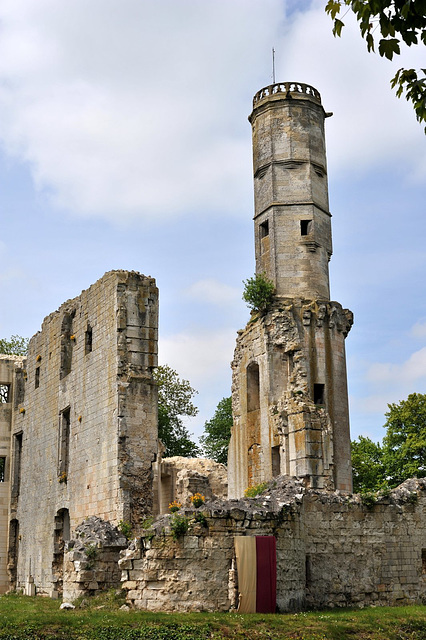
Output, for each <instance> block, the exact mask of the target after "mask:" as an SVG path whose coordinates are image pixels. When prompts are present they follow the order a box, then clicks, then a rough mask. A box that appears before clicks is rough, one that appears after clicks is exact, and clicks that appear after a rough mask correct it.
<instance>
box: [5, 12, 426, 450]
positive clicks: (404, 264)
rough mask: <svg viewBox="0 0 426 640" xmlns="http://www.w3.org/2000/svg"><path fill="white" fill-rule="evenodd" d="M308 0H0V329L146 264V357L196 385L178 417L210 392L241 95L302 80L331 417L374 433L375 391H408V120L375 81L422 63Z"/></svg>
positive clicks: (424, 148)
mask: <svg viewBox="0 0 426 640" xmlns="http://www.w3.org/2000/svg"><path fill="white" fill-rule="evenodd" d="M324 5H325V0H324V1H320V0H312V1H309V0H302V1H296V0H287V1H285V0H202V1H200V0H73V1H72V2H66V3H65V2H60V1H59V0H2V1H1V3H0V300H1V305H0V336H1V337H6V338H8V337H9V336H10V335H12V334H18V335H22V336H31V335H33V334H34V333H35V332H36V331H38V330H39V329H40V326H41V323H42V321H43V318H44V317H45V316H47V315H48V314H49V313H51V312H53V311H54V310H56V309H57V308H58V307H59V306H60V305H61V304H62V302H64V301H65V300H68V299H70V298H73V297H75V296H78V295H79V294H80V292H81V291H82V290H83V289H86V288H88V287H89V286H90V284H92V283H93V282H95V281H96V280H97V279H99V278H100V277H101V276H102V275H103V274H104V273H105V272H106V271H109V270H111V269H129V270H136V271H140V272H141V273H144V274H145V275H150V276H152V277H155V278H156V280H157V284H158V286H159V288H160V344H159V350H160V351H159V359H160V363H161V364H166V363H167V364H169V365H170V366H171V367H173V368H174V369H176V370H177V371H178V373H179V375H180V376H181V377H183V378H185V379H188V380H189V381H190V382H191V384H192V386H193V387H194V388H195V389H197V390H198V395H197V396H196V399H195V403H196V404H197V405H198V407H199V414H198V416H197V417H195V418H192V419H191V420H190V422H189V423H188V428H189V430H190V431H191V432H193V433H194V434H195V436H199V435H201V434H202V432H203V427H204V423H205V421H206V420H208V419H210V418H211V417H212V415H213V413H214V410H215V408H216V405H217V403H218V402H219V401H220V400H221V398H223V397H225V396H229V395H230V385H231V370H230V362H231V360H232V357H233V349H234V346H235V338H236V332H237V330H238V329H240V328H243V327H244V326H245V324H246V322H247V320H248V318H249V311H248V309H247V308H246V306H245V304H244V302H243V301H242V299H241V294H242V289H243V284H242V281H243V280H244V279H246V278H248V277H250V276H252V275H253V273H254V240H253V221H252V218H253V185H252V182H253V178H252V165H251V128H250V125H249V123H248V121H247V116H248V115H249V114H250V112H251V106H252V98H253V95H254V94H255V93H256V92H257V91H258V90H259V89H260V88H262V87H264V86H267V85H269V84H271V82H272V55H271V51H272V47H274V48H275V51H276V53H275V64H276V80H277V82H278V81H298V82H306V83H308V84H311V85H312V86H314V87H315V88H317V89H318V90H319V91H320V93H321V96H322V102H323V105H324V108H325V110H326V111H332V112H333V114H334V115H333V117H332V118H328V119H327V120H326V138H327V158H328V176H329V195H330V207H331V212H332V215H333V218H332V225H333V245H334V255H333V257H332V260H331V263H330V282H331V298H332V299H333V300H337V301H338V302H340V303H341V304H342V305H343V306H344V307H347V308H349V309H351V310H352V311H353V312H354V316H355V322H354V326H353V328H352V330H351V332H350V334H349V336H348V338H347V340H346V348H347V368H348V385H349V400H350V416H351V434H352V437H353V438H356V437H358V436H359V435H365V436H369V437H370V438H372V439H373V440H375V441H378V440H380V439H381V438H382V437H383V435H384V429H383V424H384V422H385V417H384V413H385V411H386V410H387V404H388V403H392V402H399V401H400V400H403V399H405V398H406V397H407V396H408V394H409V393H412V392H418V393H425V392H426V295H425V289H426V284H425V282H426V279H425V273H426V268H425V267H426V251H425V234H426V217H425V216H424V209H425V201H426V188H425V184H426V144H425V142H426V138H425V136H424V134H423V131H422V127H421V126H420V125H419V124H418V123H417V122H416V120H415V116H414V114H413V111H412V109H411V107H410V105H409V103H407V102H406V101H405V100H403V99H402V100H398V99H397V98H396V97H395V95H394V93H393V91H392V90H391V89H390V86H389V81H390V79H391V78H392V76H393V75H394V73H395V71H396V70H397V69H398V68H399V67H402V66H405V67H420V66H424V54H425V50H424V46H423V45H421V46H419V47H411V48H410V49H407V48H405V49H403V50H402V54H401V56H399V57H398V58H397V59H395V60H394V61H392V62H389V61H387V60H383V59H382V58H380V57H379V56H378V55H374V54H369V53H367V51H366V46H365V43H364V41H363V40H362V39H361V37H360V35H359V31H358V27H357V25H356V22H355V20H354V18H353V16H352V15H351V13H348V14H347V15H346V16H345V18H344V22H345V28H344V30H343V34H342V37H341V38H340V39H336V38H334V37H333V35H332V33H331V31H332V24H331V20H330V18H329V17H328V16H326V15H325V13H324Z"/></svg>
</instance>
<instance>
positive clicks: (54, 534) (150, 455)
mask: <svg viewBox="0 0 426 640" xmlns="http://www.w3.org/2000/svg"><path fill="white" fill-rule="evenodd" d="M157 314H158V291H157V289H156V287H155V282H154V280H152V279H151V278H145V277H144V276H141V275H140V274H137V273H134V272H132V273H129V272H125V271H118V272H115V271H113V272H109V273H107V274H105V276H104V277H103V278H102V279H101V280H99V281H98V282H96V283H95V284H94V285H92V286H91V287H90V288H89V289H88V290H86V291H83V292H82V294H81V295H80V296H79V297H78V298H75V299H73V300H69V301H67V302H66V303H64V304H63V305H62V306H61V307H60V309H59V310H58V311H56V312H55V313H53V314H51V315H50V316H48V317H47V318H46V319H45V320H44V322H43V326H42V330H41V331H40V332H39V333H38V334H36V335H35V336H34V337H33V338H32V339H31V341H30V346H29V352H28V358H27V380H26V383H25V396H24V397H23V398H21V402H20V404H19V405H18V407H17V410H16V420H15V424H14V433H13V438H14V443H13V450H14V471H13V473H14V481H13V486H12V500H11V507H12V514H11V515H12V518H15V519H16V520H17V521H18V523H19V535H20V544H19V554H18V558H17V580H16V586H21V585H22V584H23V582H24V581H25V580H26V578H27V576H28V575H29V574H32V575H33V576H34V581H35V585H36V589H37V591H38V592H48V593H53V594H54V593H60V592H61V589H62V568H63V553H64V543H65V541H66V540H68V539H69V538H70V536H71V533H72V531H73V529H74V528H75V526H76V525H77V524H79V523H80V522H81V521H82V520H83V519H84V518H86V517H88V516H91V515H97V516H99V517H101V518H103V519H105V520H110V521H112V522H115V523H117V522H118V521H119V520H128V521H131V522H132V523H133V524H135V523H137V522H138V521H139V519H140V518H141V517H142V515H143V513H144V512H146V511H149V510H150V509H151V508H152V482H151V473H152V471H151V465H152V462H153V460H154V459H155V455H156V451H157V421H156V420H157V416H156V386H155V383H153V381H152V377H151V370H152V367H153V366H155V365H156V358H157V355H156V349H157V346H156V345H157Z"/></svg>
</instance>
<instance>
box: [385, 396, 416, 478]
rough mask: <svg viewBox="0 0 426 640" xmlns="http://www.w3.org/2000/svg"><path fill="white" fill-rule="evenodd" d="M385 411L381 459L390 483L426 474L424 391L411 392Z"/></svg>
mask: <svg viewBox="0 0 426 640" xmlns="http://www.w3.org/2000/svg"><path fill="white" fill-rule="evenodd" d="M388 407H389V411H388V412H387V413H386V414H385V416H386V418H387V421H386V424H385V427H386V436H385V437H384V439H383V459H384V464H385V468H386V472H387V474H388V476H389V477H390V478H391V482H392V485H393V486H396V485H398V484H400V483H401V482H403V481H404V480H406V479H407V478H412V477H413V476H416V477H417V478H424V477H425V476H426V394H422V393H411V394H410V395H409V396H408V398H407V400H402V402H400V403H399V404H389V405H388Z"/></svg>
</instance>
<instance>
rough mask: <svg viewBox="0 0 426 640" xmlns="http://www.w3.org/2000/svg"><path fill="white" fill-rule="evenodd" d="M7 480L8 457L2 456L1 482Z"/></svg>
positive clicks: (0, 459)
mask: <svg viewBox="0 0 426 640" xmlns="http://www.w3.org/2000/svg"><path fill="white" fill-rule="evenodd" d="M5 480H6V457H5V456H0V482H5Z"/></svg>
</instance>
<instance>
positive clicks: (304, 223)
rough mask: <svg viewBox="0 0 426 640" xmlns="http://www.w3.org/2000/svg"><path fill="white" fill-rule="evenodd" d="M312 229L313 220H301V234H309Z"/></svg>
mask: <svg viewBox="0 0 426 640" xmlns="http://www.w3.org/2000/svg"><path fill="white" fill-rule="evenodd" d="M311 231H312V220H301V221H300V235H301V236H307V235H309V234H310V233H311Z"/></svg>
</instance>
